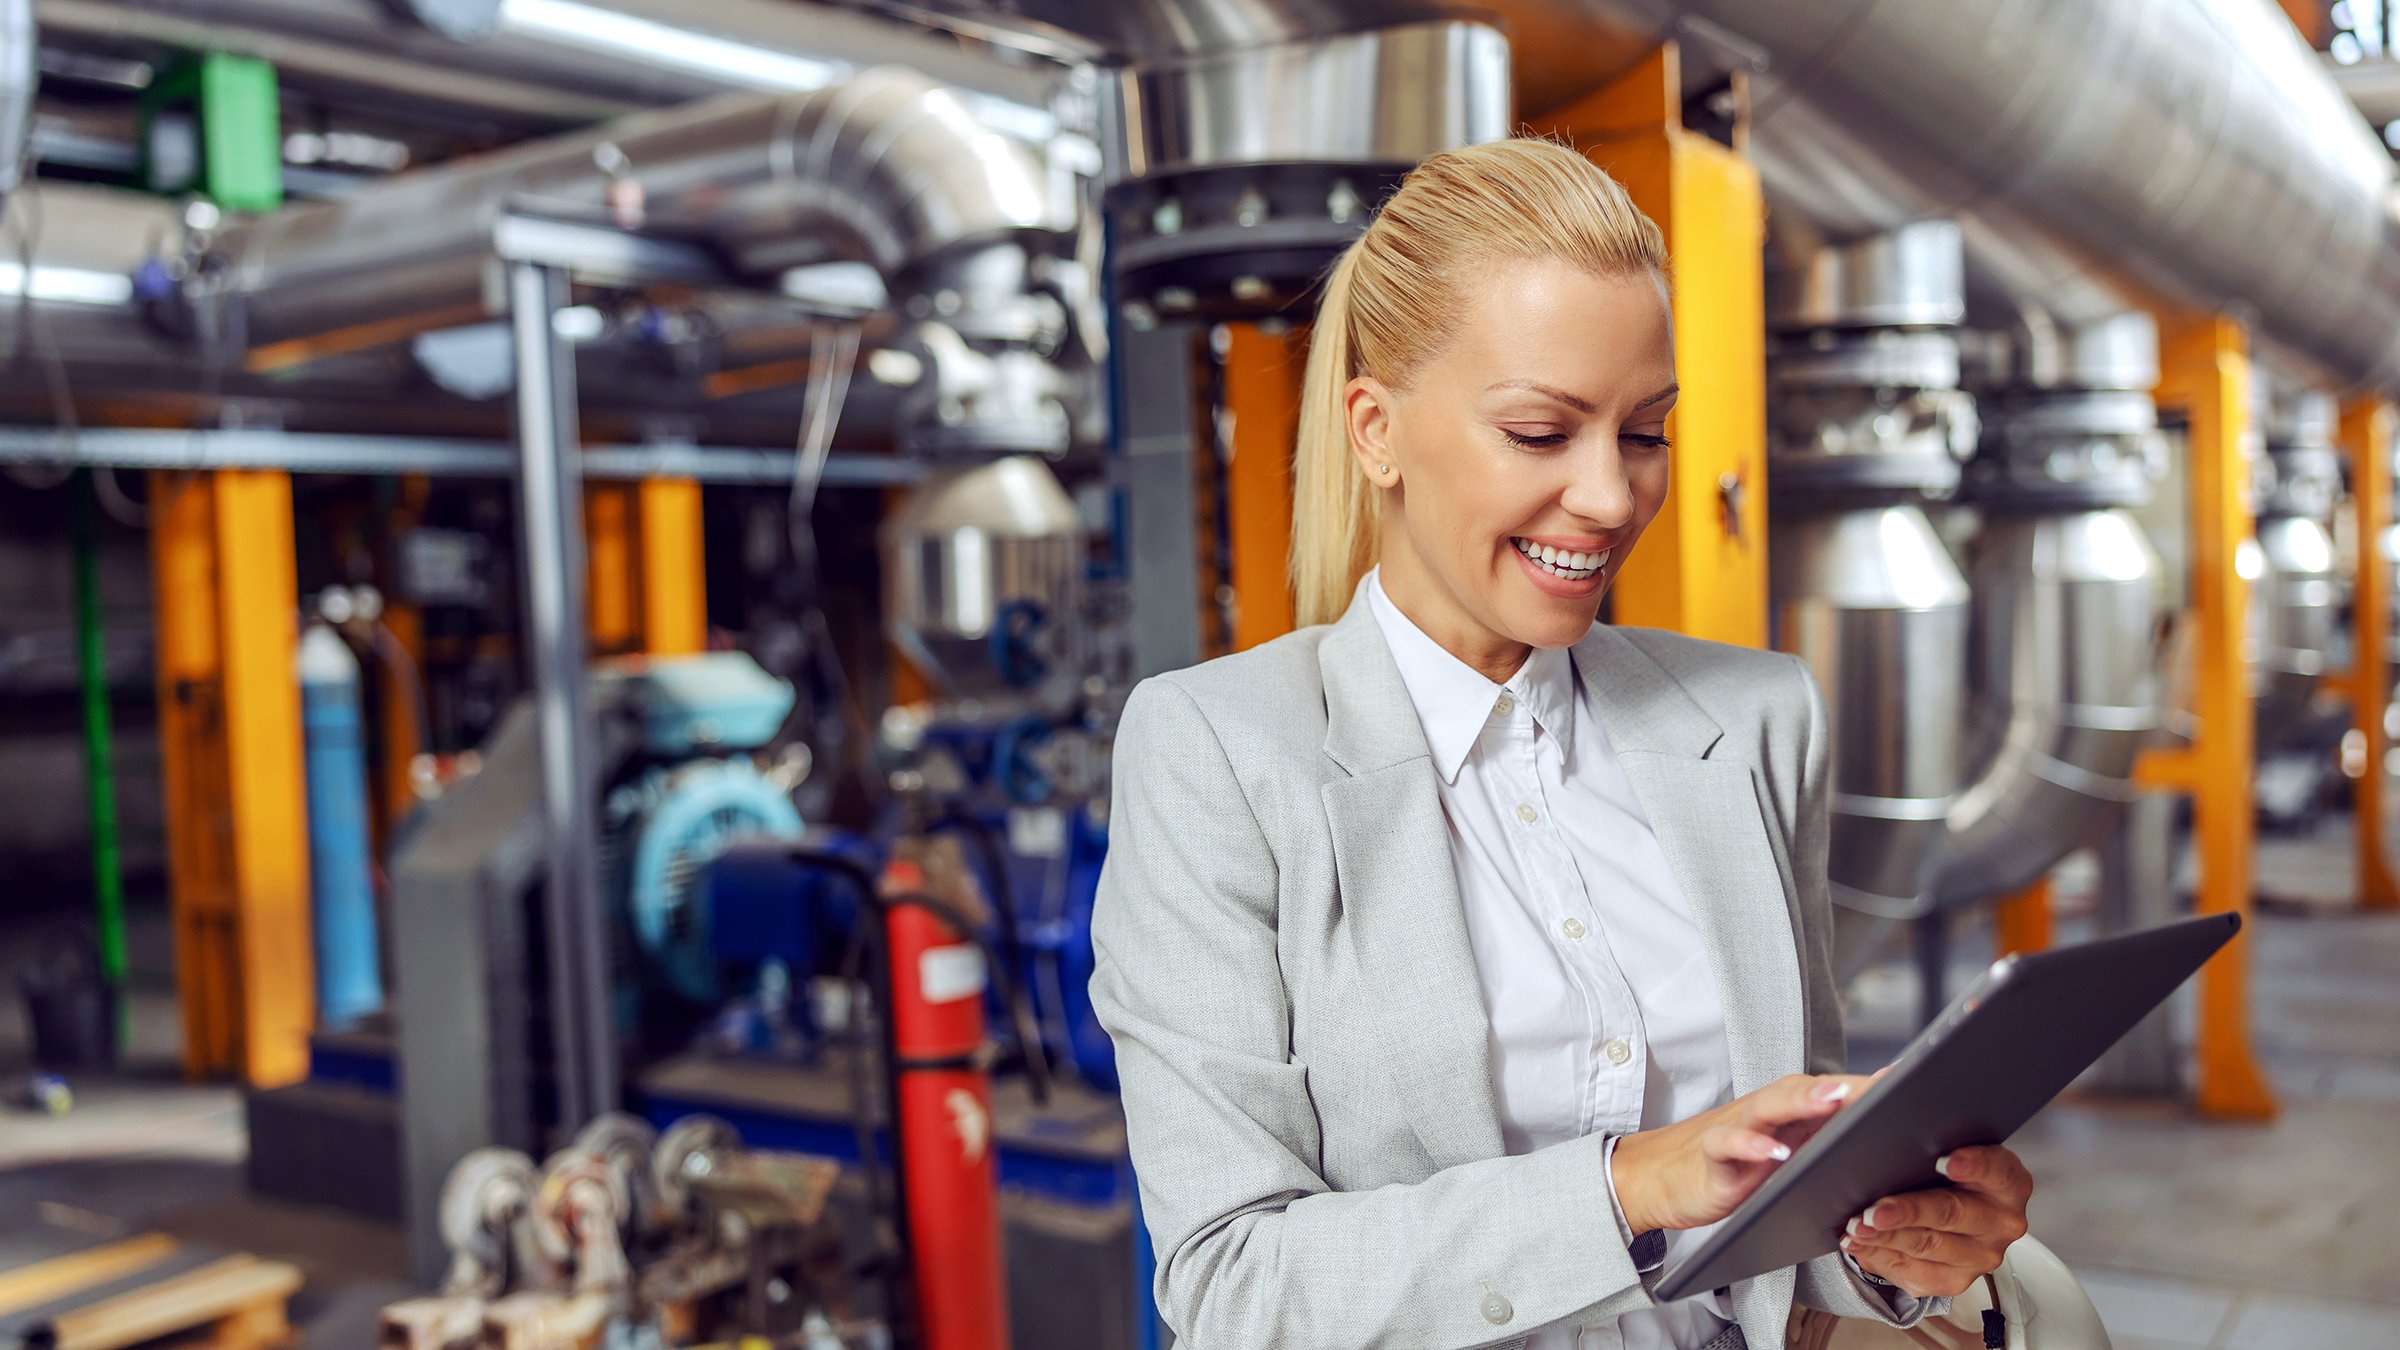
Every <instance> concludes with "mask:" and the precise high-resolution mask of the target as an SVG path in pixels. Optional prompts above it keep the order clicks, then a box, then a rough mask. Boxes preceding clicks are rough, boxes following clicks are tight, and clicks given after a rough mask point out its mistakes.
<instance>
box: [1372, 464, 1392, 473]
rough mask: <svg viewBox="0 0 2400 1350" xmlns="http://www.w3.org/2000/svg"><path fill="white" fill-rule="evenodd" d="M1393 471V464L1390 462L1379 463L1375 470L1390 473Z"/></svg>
mask: <svg viewBox="0 0 2400 1350" xmlns="http://www.w3.org/2000/svg"><path fill="white" fill-rule="evenodd" d="M1391 471H1392V466H1391V465H1389V464H1378V465H1376V466H1375V472H1377V473H1390V472H1391Z"/></svg>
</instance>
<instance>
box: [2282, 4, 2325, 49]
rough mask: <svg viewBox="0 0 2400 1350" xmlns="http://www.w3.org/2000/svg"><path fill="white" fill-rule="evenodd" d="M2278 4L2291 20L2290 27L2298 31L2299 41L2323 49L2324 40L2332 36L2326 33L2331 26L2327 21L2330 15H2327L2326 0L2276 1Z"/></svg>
mask: <svg viewBox="0 0 2400 1350" xmlns="http://www.w3.org/2000/svg"><path fill="white" fill-rule="evenodd" d="M2278 2H2279V3H2280V4H2281V5H2282V6H2283V12H2284V14H2285V15H2286V16H2288V17H2289V18H2290V19H2291V21H2292V27H2294V28H2297V29H2299V30H2300V40H2301V41H2303V42H2305V43H2307V44H2308V45H2309V46H2311V47H2323V46H2324V45H2325V40H2326V39H2327V38H2328V37H2330V36H2332V35H2331V34H2330V33H2329V32H2328V31H2327V29H2329V28H2330V27H2332V25H2331V24H2330V23H2329V22H2328V21H2327V20H2328V19H2329V18H2330V15H2329V14H2328V13H2327V8H2328V6H2327V3H2326V0H2278Z"/></svg>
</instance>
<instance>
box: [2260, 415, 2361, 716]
mask: <svg viewBox="0 0 2400 1350" xmlns="http://www.w3.org/2000/svg"><path fill="white" fill-rule="evenodd" d="M2335 417H2336V409H2335V406H2334V401H2333V399H2332V397H2331V396H2329V395H2326V394H2321V393H2317V392H2314V391H2309V390H2289V389H2276V390H2273V391H2271V398H2270V403H2269V407H2268V415H2267V418H2266V457H2265V464H2264V473H2263V474H2262V475H2261V477H2262V479H2263V481H2262V482H2261V483H2259V485H2258V487H2259V493H2258V521H2257V541H2258V542H2257V561H2258V566H2259V573H2260V574H2259V577H2258V579H2257V581H2256V582H2255V583H2254V584H2253V586H2252V588H2251V604H2250V616H2251V642H2252V649H2253V659H2252V664H2251V673H2252V696H2253V699H2254V700H2255V702H2254V706H2255V708H2256V710H2257V725H2258V748H2259V750H2260V751H2261V752H2265V751H2269V750H2273V749H2275V748H2277V747H2278V746H2279V745H2282V744H2284V743H2286V742H2288V741H2290V740H2291V739H2293V738H2295V737H2301V736H2305V735H2307V734H2308V733H2310V732H2312V731H2314V730H2315V729H2316V728H2317V727H2318V726H2319V725H2320V723H2321V721H2322V718H2321V717H2320V715H2319V714H2320V713H2321V712H2322V711H2323V709H2324V702H2325V698H2324V679H2325V676H2326V674H2327V673H2328V672H2330V671H2333V670H2337V669H2340V668H2341V667H2342V666H2343V665H2345V664H2346V663H2347V661H2348V655H2347V651H2348V641H2347V628H2346V625H2345V624H2344V623H2343V618H2342V610H2343V604H2344V595H2343V586H2342V580H2341V573H2340V568H2339V565H2338V562H2337V559H2336V556H2335V548H2334V541H2333V530H2332V524H2333V513H2334V509H2335V505H2336V503H2337V502H2338V501H2339V499H2340V496H2341V490H2342V465H2341V457H2340V453H2339V452H2338V451H2337V450H2336V449H2335V448H2334V444H2333V439H2334V420H2335Z"/></svg>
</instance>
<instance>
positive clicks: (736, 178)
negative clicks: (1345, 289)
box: [189, 68, 1085, 452]
mask: <svg viewBox="0 0 2400 1350" xmlns="http://www.w3.org/2000/svg"><path fill="white" fill-rule="evenodd" d="M527 220H533V221H546V222H565V223H569V224H580V225H588V226H598V227H601V228H602V229H605V230H611V231H629V232H639V233H643V234H647V235H650V236H654V237H660V238H665V239H671V240H678V241H685V242H690V243H697V244H700V245H702V246H704V247H705V248H706V250H707V251H708V252H709V253H710V254H711V255H712V256H713V257H715V258H716V259H719V260H721V262H722V263H723V265H724V267H725V268H726V270H727V273H728V280H730V281H733V282H735V283H738V284H742V285H746V286H749V287H753V288H761V289H767V290H773V289H774V288H776V287H777V286H779V285H781V284H783V283H784V282H785V280H786V279H787V278H788V277H789V276H790V274H791V273H792V272H793V271H794V270H796V269H803V268H809V267H813V266H817V265H821V264H827V263H852V264H864V265H866V266H867V267H870V268H872V269H873V270H874V271H875V272H876V273H877V274H879V275H880V276H881V277H882V279H883V282H884V286H885V289H886V291H887V293H888V294H889V296H890V298H891V300H892V301H893V302H894V304H895V305H897V306H898V309H899V311H900V313H901V314H902V315H904V316H905V317H906V318H907V319H908V320H909V321H910V323H911V327H910V329H909V332H908V333H907V334H906V335H904V339H903V341H904V344H905V345H908V346H909V347H910V348H911V350H912V351H913V353H914V354H915V355H917V356H918V357H919V358H920V364H921V367H922V369H923V371H924V374H923V377H922V378H921V380H920V381H919V382H918V383H917V385H916V386H914V387H913V388H912V390H911V391H909V394H908V395H907V396H906V398H907V402H908V403H909V405H910V407H911V408H912V409H914V410H915V414H916V415H914V416H912V417H908V418H906V423H905V425H904V431H903V439H904V440H905V441H908V442H909V443H912V444H917V445H920V446H928V447H931V446H940V447H946V448H974V449H979V450H995V451H996V450H1031V451H1043V452H1054V451H1056V450H1060V449H1064V448H1065V445H1066V442H1067V440H1068V437H1069V420H1068V410H1067V405H1068V404H1069V403H1071V402H1074V401H1076V400H1077V399H1078V398H1079V390H1078V389H1077V388H1075V387H1073V386H1072V383H1071V380H1070V378H1069V376H1068V375H1067V374H1066V373H1064V369H1063V368H1064V367H1066V366H1072V365H1073V364H1074V362H1073V360H1072V359H1066V360H1064V361H1063V362H1062V361H1054V360H1053V357H1054V356H1055V355H1057V354H1059V353H1060V352H1061V351H1062V349H1064V348H1067V347H1068V346H1069V345H1070V343H1071V340H1072V339H1073V338H1074V337H1075V336H1077V335H1078V332H1079V329H1078V325H1077V323H1076V320H1075V315H1076V313H1077V310H1078V308H1079V304H1078V302H1079V299H1080V297H1081V294H1082V292H1083V290H1084V289H1085V288H1084V287H1083V285H1082V282H1081V278H1080V273H1079V272H1078V270H1077V265H1076V264H1075V262H1074V261H1073V260H1072V258H1071V257H1070V256H1069V255H1070V253H1071V251H1072V249H1073V248H1074V246H1075V244H1076V241H1077V232H1078V230H1079V229H1080V227H1081V225H1082V222H1083V214H1082V201H1081V197H1080V190H1079V183H1078V181H1077V179H1076V177H1075V175H1074V173H1073V172H1072V171H1071V170H1069V169H1067V168H1064V167H1062V166H1058V165H1055V164H1053V163H1052V162H1050V161H1049V160H1048V159H1046V158H1045V157H1044V155H1043V154H1042V153H1041V152H1040V151H1039V150H1038V149H1037V148H1036V147H1035V146H1033V145H1031V144H1029V143H1027V142H1026V141H1024V140H1022V139H1018V138H1014V137H1010V136H1007V135H1004V134H1002V133H1000V132H997V131H995V130H993V129H991V128H990V127H988V126H986V125H985V124H984V123H983V122H982V121H981V120H980V119H979V118H978V117H977V116H976V115H975V114H974V113H973V112H972V111H971V110H970V109H969V108H968V106H967V104H966V102H965V100H964V99H962V98H961V97H960V96H959V95H958V94H957V93H956V92H955V91H952V90H949V89H946V88H944V87H942V86H940V85H938V84H936V83H934V82H932V81H930V80H928V79H926V78H925V77H923V76H922V75H919V74H916V73H914V72H911V71H907V70H902V69H898V68H884V69H879V70H873V71H868V72H865V73H863V74H860V75H857V76H854V77H852V78H850V79H848V80H846V81H844V82H842V83H840V84H837V85H833V86H830V87H828V88H825V89H822V90H817V91H814V92H811V93H805V94H795V95H788V96H775V95H765V96H738V95H737V96H729V97H726V98H722V99H715V100H709V101H707V102H704V103H701V104H696V105H691V106H688V107H682V108H675V109H667V110H662V111H658V112H651V113H645V114H641V115H639V116H636V117H632V118H628V119H625V120H623V121H621V122H617V123H614V124H611V125H609V126H608V127H605V128H600V129H594V130H588V131H583V132H576V133H571V134H568V135H565V136H559V137H553V138H549V139H546V140H542V141H538V142H533V143H528V144H525V145H521V146H518V147H515V148H513V149H511V150H508V151H505V152H502V153H499V154H494V155H486V156H479V157H475V158H472V159H466V160H460V161H457V162H455V163H452V164H449V165H444V166H442V167H439V168H435V169H429V170H423V171H420V172H416V173H410V174H403V175H400V176H398V177H395V178H392V179H388V180H386V181H384V182H382V183H380V184H377V185H376V186H374V187H372V188H369V189H366V190H364V191H362V192H359V193H357V194H355V195H353V196H351V197H348V198H344V199H342V200H339V201H333V202H323V203H317V204H313V205H308V206H300V207H293V208H288V209H286V210H283V211H280V212H277V213H276V214H274V215H272V216H268V217H265V218H262V219H259V220H256V221H252V222H247V223H243V224H239V225H235V226H232V227H230V228H228V229H226V230H225V231H224V232H223V233H222V234H221V235H220V236H219V237H218V238H217V239H216V240H215V241H214V243H213V245H212V247H211V248H210V249H209V251H208V253H207V254H206V255H205V256H204V257H203V259H202V260H201V262H200V264H199V265H198V266H197V267H196V268H195V269H194V274H193V281H192V283H191V286H190V288H189V289H190V292H191V295H192V297H193V300H194V303H195V307H196V309H197V311H198V315H199V318H200V320H201V324H200V327H201V331H203V332H209V333H218V334H227V335H231V342H232V345H234V346H235V347H237V348H239V349H241V350H244V351H246V352H248V353H249V356H248V360H249V363H250V364H251V365H253V366H257V365H260V364H270V365H271V364H274V363H275V362H276V361H278V360H282V359H286V358H288V359H293V360H300V359H306V358H312V357H314V356H316V355H320V354H322V353H325V352H328V351H341V350H355V349H362V348H365V347H368V346H380V345H388V344H390V343H393V342H397V341H400V340H403V339H405V338H407V337H409V336H412V335H414V334H417V333H422V332H427V331H431V330H434V329H440V328H447V327H452V326H456V325H459V324H462V323H470V322H474V321H477V320H480V319H484V318H487V317H489V316H491V315H494V314H497V313H500V312H502V310H503V308H504V304H503V302H502V300H501V299H500V297H499V295H498V292H497V290H496V289H495V287H494V285H493V284H492V271H493V267H494V263H495V247H496V245H495V241H496V239H497V238H498V235H499V233H500V231H502V230H503V229H504V228H509V227H511V226H512V224H514V223H516V222H522V221H527ZM628 280H629V281H632V280H637V279H635V278H628ZM1071 356H1072V354H1070V358H1071Z"/></svg>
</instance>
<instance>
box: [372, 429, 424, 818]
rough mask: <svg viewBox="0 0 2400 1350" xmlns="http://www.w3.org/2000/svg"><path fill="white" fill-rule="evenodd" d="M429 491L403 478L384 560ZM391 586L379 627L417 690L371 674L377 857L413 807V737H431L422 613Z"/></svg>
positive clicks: (416, 479) (384, 674) (416, 746)
mask: <svg viewBox="0 0 2400 1350" xmlns="http://www.w3.org/2000/svg"><path fill="white" fill-rule="evenodd" d="M432 488H433V484H432V480H431V479H428V478H427V477H425V476H424V475H423V474H409V475H406V476H405V477H403V478H402V479H401V480H400V500H399V505H398V509H397V510H395V511H394V512H393V515H392V519H391V521H390V523H389V525H388V526H387V528H386V532H385V533H386V539H387V541H388V542H387V546H386V547H387V552H386V556H387V557H389V556H390V553H389V550H390V549H393V548H397V546H398V540H399V538H400V536H401V535H403V534H405V533H407V532H408V531H410V530H412V529H414V528H416V525H417V522H418V521H419V520H420V519H421V518H422V517H423V514H424V511H425V499H426V497H427V495H428V494H429V493H430V492H431V491H432ZM396 581H397V578H395V577H388V576H387V577H386V578H385V583H386V584H385V589H384V596H383V626H384V628H385V629H386V630H387V631H389V632H390V633H391V635H392V640H393V641H394V642H395V643H397V644H399V647H400V651H401V656H402V659H403V660H405V661H407V662H408V664H409V666H410V667H411V668H412V669H413V670H414V671H415V672H416V677H417V678H416V683H417V686H418V688H417V689H413V690H412V689H411V688H410V687H409V686H408V685H406V684H404V683H402V682H401V681H400V680H398V679H396V678H394V677H393V676H392V674H391V672H390V671H389V670H381V671H378V672H377V674H378V676H379V677H380V680H381V685H382V690H383V698H382V700H381V704H382V706H381V708H380V709H379V710H378V713H377V721H378V723H379V725H380V727H381V730H382V742H383V782H382V784H381V787H380V790H379V792H378V794H377V795H378V798H379V802H380V805H381V811H380V813H379V814H378V816H377V818H376V822H375V827H376V828H375V839H376V855H377V856H378V857H381V856H383V855H384V853H385V852H386V849H387V841H389V840H390V839H391V837H392V827H393V826H394V825H397V824H398V823H399V822H400V819H401V818H402V817H403V816H406V815H407V814H408V813H409V810H410V809H411V808H412V807H414V806H415V805H416V800H417V786H416V781H415V779H414V777H413V775H412V772H411V771H412V769H413V767H414V765H415V761H416V758H417V756H418V754H419V753H421V752H423V751H424V750H425V749H426V748H427V747H426V746H424V745H423V744H421V743H419V740H418V733H419V732H420V730H422V731H425V732H427V733H430V731H431V728H420V727H418V725H417V716H418V709H419V707H420V704H419V699H420V698H421V696H422V695H421V690H422V688H423V685H424V682H425V612H424V611H423V610H421V609H419V608H418V607H417V606H416V605H414V604H411V603H409V602H407V601H406V600H404V599H402V598H401V597H400V596H399V595H398V594H397V593H396Z"/></svg>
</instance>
